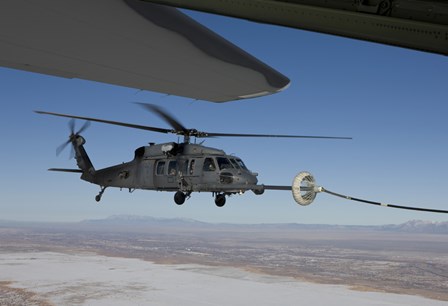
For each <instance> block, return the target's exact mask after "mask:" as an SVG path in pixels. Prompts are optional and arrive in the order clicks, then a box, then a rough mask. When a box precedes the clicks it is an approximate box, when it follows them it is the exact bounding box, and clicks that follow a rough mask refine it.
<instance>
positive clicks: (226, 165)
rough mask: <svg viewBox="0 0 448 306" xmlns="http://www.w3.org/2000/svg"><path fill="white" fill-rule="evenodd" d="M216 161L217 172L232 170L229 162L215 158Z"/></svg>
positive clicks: (222, 158)
mask: <svg viewBox="0 0 448 306" xmlns="http://www.w3.org/2000/svg"><path fill="white" fill-rule="evenodd" d="M216 161H217V162H218V166H219V170H223V169H230V168H233V166H232V164H231V163H230V160H228V159H227V158H225V157H217V158H216Z"/></svg>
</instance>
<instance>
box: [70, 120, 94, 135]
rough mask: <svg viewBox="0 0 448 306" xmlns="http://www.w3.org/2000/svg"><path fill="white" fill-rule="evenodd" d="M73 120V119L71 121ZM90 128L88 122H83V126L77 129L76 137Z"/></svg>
mask: <svg viewBox="0 0 448 306" xmlns="http://www.w3.org/2000/svg"><path fill="white" fill-rule="evenodd" d="M72 120H73V119H72ZM89 126H90V121H86V122H84V124H83V126H82V127H81V128H80V129H79V131H78V132H76V135H79V134H81V133H82V132H84V131H85V130H87V129H88V128H89Z"/></svg>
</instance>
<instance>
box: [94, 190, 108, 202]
mask: <svg viewBox="0 0 448 306" xmlns="http://www.w3.org/2000/svg"><path fill="white" fill-rule="evenodd" d="M106 188H107V187H106V186H104V187H101V190H100V193H98V195H97V196H96V197H95V201H97V202H99V201H101V197H102V196H103V193H104V190H106Z"/></svg>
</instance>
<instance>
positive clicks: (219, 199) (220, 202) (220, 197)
mask: <svg viewBox="0 0 448 306" xmlns="http://www.w3.org/2000/svg"><path fill="white" fill-rule="evenodd" d="M215 204H216V206H218V207H223V206H224V205H225V204H226V195H225V194H223V193H218V194H217V195H216V197H215Z"/></svg>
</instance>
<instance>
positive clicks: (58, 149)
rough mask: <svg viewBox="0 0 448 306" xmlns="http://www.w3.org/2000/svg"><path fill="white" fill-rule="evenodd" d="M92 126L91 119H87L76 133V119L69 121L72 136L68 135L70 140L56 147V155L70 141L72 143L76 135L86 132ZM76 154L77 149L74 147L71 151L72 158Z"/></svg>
mask: <svg viewBox="0 0 448 306" xmlns="http://www.w3.org/2000/svg"><path fill="white" fill-rule="evenodd" d="M89 126H90V121H86V122H85V123H84V124H83V125H82V126H81V128H80V129H79V130H78V131H77V132H76V133H75V119H73V118H72V119H71V120H70V121H69V122H68V127H69V129H70V136H69V137H68V140H67V141H66V142H64V143H63V144H61V145H60V146H58V147H57V148H56V155H57V156H59V155H60V154H61V153H62V151H64V149H65V148H66V147H67V145H68V144H69V143H72V142H73V141H74V140H75V139H76V137H78V136H79V135H80V134H81V133H82V132H84V131H85V130H86V129H87V128H88V127H89ZM74 156H75V149H74V148H73V147H72V150H71V152H70V159H72V158H73V157H74Z"/></svg>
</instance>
